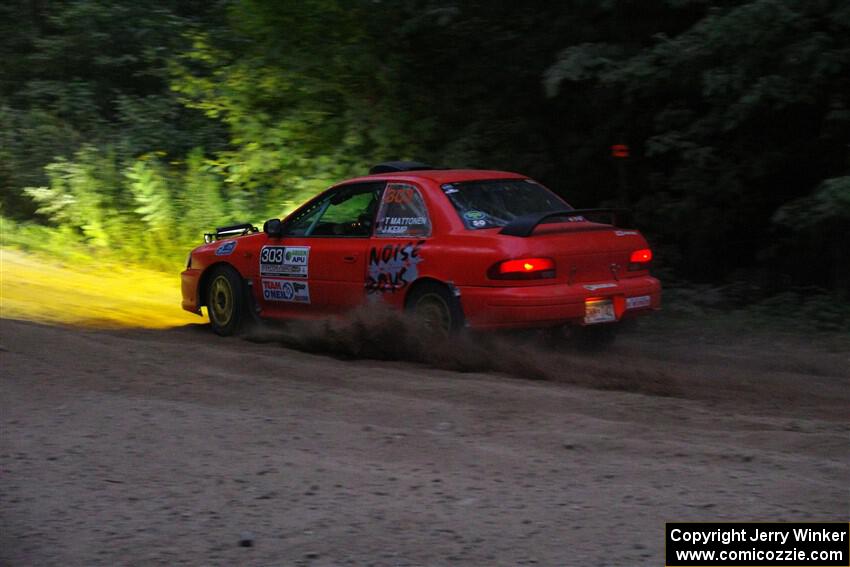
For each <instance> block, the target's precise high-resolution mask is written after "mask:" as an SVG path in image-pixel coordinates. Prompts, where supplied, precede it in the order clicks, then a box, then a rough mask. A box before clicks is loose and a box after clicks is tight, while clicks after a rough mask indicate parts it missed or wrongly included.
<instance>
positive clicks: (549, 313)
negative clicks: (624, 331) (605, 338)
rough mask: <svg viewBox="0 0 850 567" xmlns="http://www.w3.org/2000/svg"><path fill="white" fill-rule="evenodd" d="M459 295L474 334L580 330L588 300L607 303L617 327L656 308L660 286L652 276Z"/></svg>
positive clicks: (464, 291)
mask: <svg viewBox="0 0 850 567" xmlns="http://www.w3.org/2000/svg"><path fill="white" fill-rule="evenodd" d="M459 290H460V301H461V305H462V306H463V312H464V315H465V316H466V323H467V325H468V326H470V327H472V328H476V329H500V328H522V327H550V326H555V325H563V324H578V325H583V324H584V316H585V301H587V300H592V299H608V298H610V299H611V300H612V301H613V304H614V311H615V313H616V318H617V321H619V320H621V319H624V318H629V317H634V316H638V315H644V314H647V313H649V312H652V311H654V310H658V309H660V308H661V283H660V282H659V281H658V280H657V279H656V278H654V277H652V276H639V277H634V278H623V279H621V280H618V281H604V282H582V283H575V284H553V285H540V286H517V287H475V286H462V287H459ZM646 298H648V299H646Z"/></svg>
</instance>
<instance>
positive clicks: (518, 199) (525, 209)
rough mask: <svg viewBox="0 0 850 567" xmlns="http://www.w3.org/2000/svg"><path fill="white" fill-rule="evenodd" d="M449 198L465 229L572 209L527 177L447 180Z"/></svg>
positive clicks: (496, 224) (495, 225) (444, 190)
mask: <svg viewBox="0 0 850 567" xmlns="http://www.w3.org/2000/svg"><path fill="white" fill-rule="evenodd" d="M442 189H443V193H445V194H446V196H447V197H448V198H449V200H450V201H451V202H452V205H454V208H455V210H457V212H458V215H460V218H461V220H462V221H463V223H464V225H465V226H466V228H468V229H471V230H477V229H482V228H493V227H502V226H505V225H507V224H508V223H509V222H511V221H512V220H514V219H515V218H517V217H521V216H523V215H528V214H531V213H547V212H554V211H563V210H565V209H566V210H568V209H571V208H572V207H570V206H569V205H568V204H567V203H566V202H564V201H563V200H562V199H561V198H560V197H558V196H557V195H555V194H554V193H552V192H551V191H549V190H548V189H546V188H545V187H543V186H542V185H540V184H539V183H537V182H536V181H532V180H530V179H499V180H486V181H464V182H463V183H446V184H444V185H443V186H442Z"/></svg>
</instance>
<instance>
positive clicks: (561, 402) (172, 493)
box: [0, 319, 850, 566]
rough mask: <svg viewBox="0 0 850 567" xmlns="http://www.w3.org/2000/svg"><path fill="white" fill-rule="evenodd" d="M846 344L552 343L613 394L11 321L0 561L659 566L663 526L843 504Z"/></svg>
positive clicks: (203, 333)
mask: <svg viewBox="0 0 850 567" xmlns="http://www.w3.org/2000/svg"><path fill="white" fill-rule="evenodd" d="M518 348H520V349H522V348H527V347H518ZM523 352H524V351H523ZM529 356H534V354H533V351H529ZM541 356H544V355H541ZM848 362H850V361H848V356H847V353H842V352H828V351H824V350H819V349H818V348H817V347H815V346H811V345H806V344H805V343H803V342H802V341H800V342H799V343H794V342H793V341H792V342H791V343H789V344H783V345H779V346H777V345H772V344H769V343H766V344H734V345H729V344H727V345H723V344H701V343H700V342H699V341H698V340H694V339H693V338H690V339H688V338H681V337H680V338H678V339H677V338H675V337H673V338H671V337H666V338H665V337H660V338H659V337H658V336H642V335H636V336H634V337H631V338H626V340H624V341H623V342H621V343H620V344H618V345H617V347H615V348H614V349H613V350H612V351H611V352H610V353H608V354H605V355H597V356H595V357H576V356H572V357H565V358H563V359H562V365H563V368H562V370H561V372H563V374H564V375H565V376H567V375H570V376H582V375H584V374H583V372H584V370H583V366H585V365H586V366H587V367H588V368H593V375H594V376H604V375H605V373H606V372H608V371H610V372H615V371H616V372H617V373H618V375H619V376H620V382H618V383H617V384H618V385H615V386H614V387H615V390H608V389H607V388H609V387H611V386H610V384H607V385H606V384H603V385H602V386H601V387H603V388H606V389H597V388H595V387H594V384H593V383H592V382H588V380H587V379H585V380H571V379H565V380H557V379H552V371H551V369H550V371H549V373H548V374H547V376H548V377H549V378H550V379H547V380H535V381H531V380H523V379H521V378H518V377H517V375H519V374H521V372H514V374H515V375H514V376H508V375H506V374H487V373H474V372H467V373H456V372H451V371H447V370H436V369H434V368H432V367H428V366H424V365H418V364H410V363H403V362H378V361H363V360H338V359H335V358H332V357H329V356H322V355H316V354H307V353H304V352H299V351H296V350H291V349H288V348H284V347H282V346H280V344H277V343H275V342H274V341H271V342H266V343H262V344H260V343H256V342H249V341H246V340H242V339H221V338H219V337H215V336H213V335H212V334H211V333H210V331H209V329H208V328H206V327H205V326H203V325H190V326H186V327H182V328H178V329H173V330H167V331H150V330H148V331H143V330H134V331H93V330H80V329H73V328H63V327H51V326H44V325H38V324H34V323H25V322H20V321H13V320H8V319H6V320H2V321H0V364H2V366H0V370H2V397H1V398H0V427H2V438H0V564H4V565H63V566H67V565H81V566H82V565H86V566H88V565H110V566H112V565H397V566H404V565H579V564H589V565H663V558H662V555H663V550H664V522H665V521H720V520H741V521H746V520H775V521H782V520H788V521H792V520H847V518H848V517H850V498H849V497H848V489H847V487H848V485H850V474H848V472H849V471H850V451H848V448H850V443H848V441H849V440H850V412H848V411H847V408H848V407H850V388H848V386H850V378H848V374H847V368H848V367H850V365H848ZM628 369H634V372H635V374H634V380H642V379H644V378H645V377H646V376H651V375H663V376H665V380H666V381H668V382H672V383H673V384H674V386H675V387H674V388H672V389H671V391H670V392H666V393H665V392H661V394H663V395H653V394H646V393H636V392H629V391H623V390H628V389H629V388H628V387H623V384H622V381H623V376H624V375H627V373H628ZM624 373H626V374H624ZM556 378H557V377H556ZM577 383H578V384H580V385H576V384H577ZM635 390H637V391H638V392H639V391H640V388H635Z"/></svg>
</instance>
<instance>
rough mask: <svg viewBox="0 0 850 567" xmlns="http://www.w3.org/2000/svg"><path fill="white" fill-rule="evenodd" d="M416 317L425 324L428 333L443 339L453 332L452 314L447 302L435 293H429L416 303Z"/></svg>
mask: <svg viewBox="0 0 850 567" xmlns="http://www.w3.org/2000/svg"><path fill="white" fill-rule="evenodd" d="M415 313H416V316H417V317H418V318H419V319H420V320H421V321H422V322H423V323H424V324H425V328H426V329H428V331H430V332H432V333H434V334H435V335H439V336H441V337H448V336H449V331H450V330H451V313H450V312H449V306H448V305H446V302H445V300H444V299H443V298H442V297H440V296H439V295H437V294H435V293H428V294H425V295H423V296H422V297H420V298H419V301H417V302H416V310H415Z"/></svg>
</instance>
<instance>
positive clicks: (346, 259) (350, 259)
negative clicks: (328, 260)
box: [342, 254, 357, 264]
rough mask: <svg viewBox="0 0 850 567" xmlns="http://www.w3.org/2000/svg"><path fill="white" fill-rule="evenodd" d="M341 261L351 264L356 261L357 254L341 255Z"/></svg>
mask: <svg viewBox="0 0 850 567" xmlns="http://www.w3.org/2000/svg"><path fill="white" fill-rule="evenodd" d="M342 261H343V262H345V263H346V264H353V263H354V262H356V261H357V254H352V255H350V256H343V257H342Z"/></svg>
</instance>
